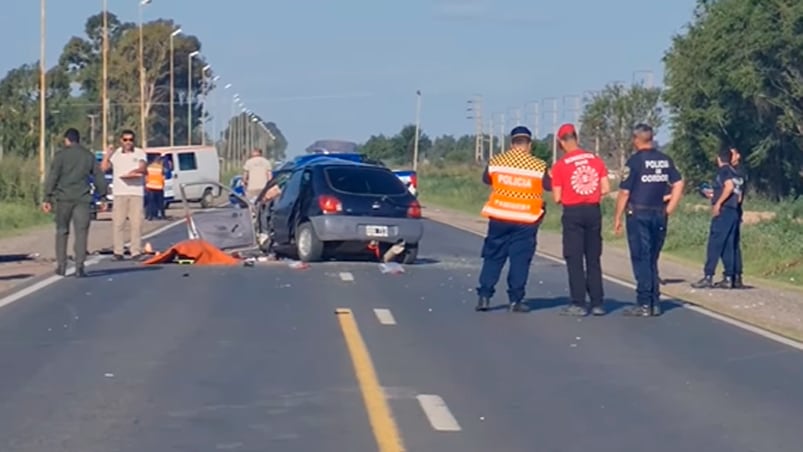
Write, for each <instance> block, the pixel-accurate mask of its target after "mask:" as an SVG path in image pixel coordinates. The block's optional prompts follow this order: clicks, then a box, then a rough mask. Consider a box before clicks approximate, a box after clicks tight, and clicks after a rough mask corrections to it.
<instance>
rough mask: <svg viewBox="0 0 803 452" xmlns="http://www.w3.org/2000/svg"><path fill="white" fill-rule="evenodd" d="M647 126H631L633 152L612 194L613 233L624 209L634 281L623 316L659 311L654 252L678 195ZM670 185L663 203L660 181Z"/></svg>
mask: <svg viewBox="0 0 803 452" xmlns="http://www.w3.org/2000/svg"><path fill="white" fill-rule="evenodd" d="M653 135H654V133H653V130H652V127H650V126H648V125H646V124H639V125H637V126H636V127H635V128H634V130H633V145H634V147H635V148H636V150H637V152H636V153H635V154H633V155H632V156H630V158H629V159H628V160H627V165H626V166H625V168H624V171H625V174H624V175H623V176H624V177H623V179H622V182H621V183H620V184H619V195H618V196H617V198H616V213H615V216H614V232H615V233H617V234H620V233H621V231H622V215H623V214H624V213H625V211H627V219H626V222H627V244H628V248H629V249H630V261H631V263H632V265H633V276H634V277H635V279H636V305H635V306H633V307H631V308H628V309H625V311H624V312H625V315H629V316H636V317H649V316H658V315H661V300H660V297H661V294H660V285H659V282H658V255H659V253H660V252H661V246H662V244H663V241H664V239H665V237H666V223H667V218H668V216H669V215H671V214H672V212H674V211H675V209H676V208H677V206H678V203H679V202H680V198H681V196H682V194H683V178H682V177H681V175H680V172H679V171H678V169H677V168H676V167H675V163H674V162H673V161H672V159H671V158H669V156H667V155H666V154H664V153H663V152H661V151H658V150H657V149H655V147H654V145H653ZM667 184H671V185H672V194H671V197H670V199H669V202H667V203H666V204H664V200H663V198H664V193H665V191H666V185H667Z"/></svg>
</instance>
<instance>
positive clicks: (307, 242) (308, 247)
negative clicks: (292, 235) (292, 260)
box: [296, 222, 324, 262]
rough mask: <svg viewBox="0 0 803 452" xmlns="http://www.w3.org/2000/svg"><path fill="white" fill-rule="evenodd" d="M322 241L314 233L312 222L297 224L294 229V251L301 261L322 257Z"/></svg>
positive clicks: (312, 260) (311, 260) (315, 259)
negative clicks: (296, 227)
mask: <svg viewBox="0 0 803 452" xmlns="http://www.w3.org/2000/svg"><path fill="white" fill-rule="evenodd" d="M323 248H324V246H323V242H322V241H321V240H320V239H319V238H318V235H317V234H315V228H313V227H312V223H309V222H306V223H301V224H300V225H298V229H297V230H296V253H297V255H298V259H299V260H300V261H301V262H317V261H320V260H321V259H322V258H323Z"/></svg>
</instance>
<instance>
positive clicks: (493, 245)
mask: <svg viewBox="0 0 803 452" xmlns="http://www.w3.org/2000/svg"><path fill="white" fill-rule="evenodd" d="M510 142H511V149H510V150H509V151H507V152H504V153H502V154H499V155H496V156H494V157H492V158H491V160H490V161H489V162H488V167H487V168H486V169H485V172H484V173H483V176H482V179H483V182H485V183H486V184H489V185H490V186H491V194H490V196H489V198H488V202H487V203H485V206H484V207H483V208H482V215H483V216H484V217H486V218H488V233H487V235H486V237H485V242H484V243H483V246H482V258H483V262H482V270H481V271H480V277H479V287H478V288H477V295H478V297H479V300H478V302H477V307H476V310H477V311H487V310H488V309H490V304H491V297H493V295H494V292H495V290H494V288H495V286H496V283H497V282H499V277H500V275H501V274H502V267H504V265H505V261H507V260H510V268H509V269H508V275H507V285H508V291H507V295H508V300H509V309H510V311H512V312H527V311H529V308H528V307H527V306H526V305H525V304H524V303H523V301H524V294H525V292H524V290H525V287H526V285H527V278H528V277H529V273H530V262H532V259H533V254H535V246H536V236H537V234H538V225H539V224H540V222H541V220H542V219H543V217H544V214H545V212H544V201H543V198H542V196H543V191H544V187H543V178H544V173H545V172H546V169H547V165H546V162H544V161H543V160H541V159H538V158H536V157H534V156H533V155H532V154H531V149H532V134H531V133H530V130H529V129H528V128H526V127H523V126H519V127H516V128H514V129H513V130H512V131H511V133H510Z"/></svg>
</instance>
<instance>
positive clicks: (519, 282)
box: [477, 219, 538, 303]
mask: <svg viewBox="0 0 803 452" xmlns="http://www.w3.org/2000/svg"><path fill="white" fill-rule="evenodd" d="M537 235H538V225H537V224H521V223H511V222H506V221H500V220H494V219H491V220H490V221H488V233H487V235H486V237H485V241H484V242H483V245H482V259H483V260H482V270H480V280H479V287H478V288H477V295H479V296H481V297H488V298H490V297H492V296H493V295H494V293H495V289H494V288H495V287H496V283H498V282H499V277H500V276H501V274H502V268H503V267H504V266H505V262H506V261H507V260H510V268H509V269H508V272H507V286H508V291H507V295H508V300H509V301H510V302H511V303H518V302H520V301H522V300H524V294H525V287H526V286H527V279H528V277H529V276H530V263H531V262H532V260H533V255H534V254H535V247H536V243H537Z"/></svg>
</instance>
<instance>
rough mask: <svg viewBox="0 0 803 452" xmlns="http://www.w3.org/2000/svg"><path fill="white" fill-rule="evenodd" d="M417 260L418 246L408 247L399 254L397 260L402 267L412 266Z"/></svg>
mask: <svg viewBox="0 0 803 452" xmlns="http://www.w3.org/2000/svg"><path fill="white" fill-rule="evenodd" d="M417 259H418V244H417V243H416V244H415V245H408V246H406V247H405V248H404V252H403V253H401V254H399V256H398V257H397V260H398V261H399V262H400V263H402V264H404V265H412V264H414V263H415V261H416V260H417Z"/></svg>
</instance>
